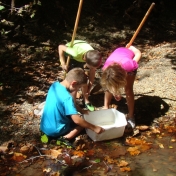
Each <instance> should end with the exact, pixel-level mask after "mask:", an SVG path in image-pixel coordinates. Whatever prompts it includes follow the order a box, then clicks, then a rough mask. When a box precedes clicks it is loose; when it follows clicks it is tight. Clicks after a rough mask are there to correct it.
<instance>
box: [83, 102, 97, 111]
mask: <svg viewBox="0 0 176 176" xmlns="http://www.w3.org/2000/svg"><path fill="white" fill-rule="evenodd" d="M85 106H86V108H87V109H88V110H89V111H94V110H95V107H94V106H93V105H92V104H91V103H86V104H85Z"/></svg>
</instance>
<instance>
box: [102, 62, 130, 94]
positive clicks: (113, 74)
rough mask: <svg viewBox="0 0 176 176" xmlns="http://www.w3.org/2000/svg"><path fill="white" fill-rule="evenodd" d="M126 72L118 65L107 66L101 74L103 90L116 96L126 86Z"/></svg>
mask: <svg viewBox="0 0 176 176" xmlns="http://www.w3.org/2000/svg"><path fill="white" fill-rule="evenodd" d="M126 75H127V74H126V71H125V70H124V69H123V68H122V67H121V65H119V64H116V63H114V64H112V65H110V66H108V67H107V68H106V69H105V70H104V71H103V73H102V77H101V85H102V87H103V89H105V90H108V91H109V92H110V93H112V94H114V95H117V94H119V93H120V89H121V88H124V87H125V85H126Z"/></svg>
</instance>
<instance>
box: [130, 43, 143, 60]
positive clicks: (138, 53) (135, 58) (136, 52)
mask: <svg viewBox="0 0 176 176" xmlns="http://www.w3.org/2000/svg"><path fill="white" fill-rule="evenodd" d="M129 49H130V50H131V51H133V53H134V55H135V56H134V58H133V60H135V61H136V62H137V63H138V62H139V60H140V59H141V52H140V50H138V49H137V48H135V47H134V46H130V47H129Z"/></svg>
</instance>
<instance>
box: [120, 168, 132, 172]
mask: <svg viewBox="0 0 176 176" xmlns="http://www.w3.org/2000/svg"><path fill="white" fill-rule="evenodd" d="M120 171H121V172H125V171H128V172H129V171H131V168H130V167H121V168H120Z"/></svg>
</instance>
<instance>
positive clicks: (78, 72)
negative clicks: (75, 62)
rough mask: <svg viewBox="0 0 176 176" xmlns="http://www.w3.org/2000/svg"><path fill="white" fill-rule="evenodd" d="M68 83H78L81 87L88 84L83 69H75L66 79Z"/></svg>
mask: <svg viewBox="0 0 176 176" xmlns="http://www.w3.org/2000/svg"><path fill="white" fill-rule="evenodd" d="M65 79H66V80H67V81H68V82H72V81H76V82H77V83H78V84H79V85H81V84H86V83H87V75H86V74H85V73H84V70H83V69H82V68H73V69H72V70H70V71H69V72H68V73H67V75H66V78H65Z"/></svg>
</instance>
